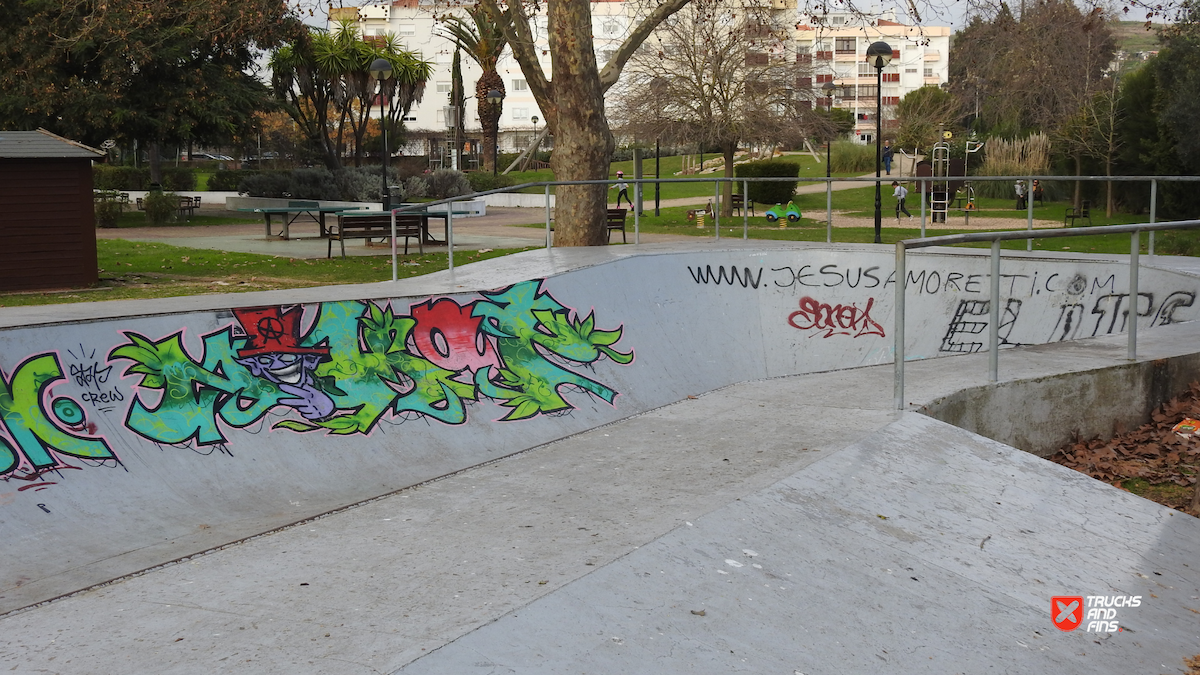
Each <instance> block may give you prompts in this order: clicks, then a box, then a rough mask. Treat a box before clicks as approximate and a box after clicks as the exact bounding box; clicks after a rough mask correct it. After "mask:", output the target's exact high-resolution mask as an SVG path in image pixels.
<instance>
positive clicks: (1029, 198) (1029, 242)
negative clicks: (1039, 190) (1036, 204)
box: [1025, 178, 1033, 251]
mask: <svg viewBox="0 0 1200 675" xmlns="http://www.w3.org/2000/svg"><path fill="white" fill-rule="evenodd" d="M1025 208H1026V213H1027V214H1028V215H1027V218H1028V222H1029V226H1028V229H1029V231H1030V232H1033V179H1032V178H1030V179H1029V180H1028V181H1027V182H1026V183H1025ZM1025 250H1026V251H1032V250H1033V239H1026V240H1025Z"/></svg>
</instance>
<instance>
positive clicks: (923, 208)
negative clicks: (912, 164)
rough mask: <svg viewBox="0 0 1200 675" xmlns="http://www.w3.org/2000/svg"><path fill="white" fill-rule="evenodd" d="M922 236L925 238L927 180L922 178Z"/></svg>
mask: <svg viewBox="0 0 1200 675" xmlns="http://www.w3.org/2000/svg"><path fill="white" fill-rule="evenodd" d="M921 238H922V239H924V238H925V180H924V179H922V180H921Z"/></svg>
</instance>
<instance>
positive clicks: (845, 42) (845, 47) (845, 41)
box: [833, 37, 855, 54]
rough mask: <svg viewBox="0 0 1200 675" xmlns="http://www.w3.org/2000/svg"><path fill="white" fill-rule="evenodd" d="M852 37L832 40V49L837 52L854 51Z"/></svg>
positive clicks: (848, 52)
mask: <svg viewBox="0 0 1200 675" xmlns="http://www.w3.org/2000/svg"><path fill="white" fill-rule="evenodd" d="M854 49H855V47H854V38H852V37H851V38H837V39H836V40H834V42H833V50H834V51H835V52H837V53H838V54H853V53H854Z"/></svg>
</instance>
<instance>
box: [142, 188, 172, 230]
mask: <svg viewBox="0 0 1200 675" xmlns="http://www.w3.org/2000/svg"><path fill="white" fill-rule="evenodd" d="M142 208H144V209H145V210H146V221H147V222H148V223H150V224H151V225H162V224H164V223H167V222H170V221H171V220H174V219H175V215H176V214H177V213H179V195H177V194H175V193H174V192H151V193H149V194H147V195H146V197H145V199H143V200H142Z"/></svg>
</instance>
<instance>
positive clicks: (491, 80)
mask: <svg viewBox="0 0 1200 675" xmlns="http://www.w3.org/2000/svg"><path fill="white" fill-rule="evenodd" d="M493 89H495V90H496V91H498V92H500V94H501V97H503V95H504V78H503V77H500V73H498V72H496V71H494V70H489V71H486V72H484V73H483V75H482V76H480V78H479V80H478V81H476V82H475V100H476V101H477V108H478V110H479V125H480V127H481V128H482V129H483V151H484V152H483V168H484V169H486V170H487V171H495V170H496V154H498V153H499V152H500V151H499V149H498V148H497V147H496V146H497V144H498V143H499V138H497V136H498V133H497V127H496V125H497V124H499V122H500V115H501V113H502V112H503V107H504V102H503V101H501V102H500V103H498V104H496V105H492V104H491V103H489V102H488V92H489V91H492V90H493Z"/></svg>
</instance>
